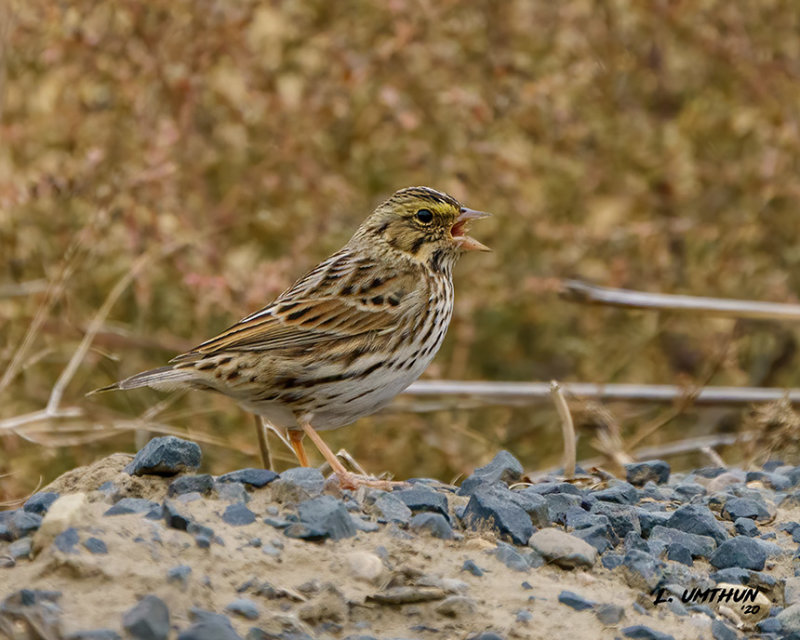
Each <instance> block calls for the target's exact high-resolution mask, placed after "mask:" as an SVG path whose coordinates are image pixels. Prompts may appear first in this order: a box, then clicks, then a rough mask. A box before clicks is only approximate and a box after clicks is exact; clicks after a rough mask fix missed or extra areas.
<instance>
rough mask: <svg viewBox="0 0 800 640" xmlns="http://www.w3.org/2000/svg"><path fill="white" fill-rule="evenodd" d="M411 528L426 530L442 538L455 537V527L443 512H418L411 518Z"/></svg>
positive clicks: (449, 538)
mask: <svg viewBox="0 0 800 640" xmlns="http://www.w3.org/2000/svg"><path fill="white" fill-rule="evenodd" d="M409 528H410V529H411V530H412V531H416V532H417V533H419V532H421V531H424V532H426V533H429V534H431V535H432V536H433V537H434V538H441V539H442V540H452V539H453V538H454V537H455V535H454V534H453V527H451V526H450V523H449V522H448V521H447V520H446V519H445V517H444V516H443V515H442V514H441V513H418V514H417V515H415V516H414V517H413V518H411V522H410V523H409Z"/></svg>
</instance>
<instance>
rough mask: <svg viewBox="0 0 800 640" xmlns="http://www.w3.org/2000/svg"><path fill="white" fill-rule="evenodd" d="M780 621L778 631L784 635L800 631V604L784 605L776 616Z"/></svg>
mask: <svg viewBox="0 0 800 640" xmlns="http://www.w3.org/2000/svg"><path fill="white" fill-rule="evenodd" d="M776 618H777V620H778V622H779V623H780V625H781V626H780V631H781V632H782V633H784V634H786V635H789V634H791V633H800V604H793V605H791V606H789V607H786V608H785V609H784V610H783V611H781V612H780V613H779V614H778V615H777V616H776Z"/></svg>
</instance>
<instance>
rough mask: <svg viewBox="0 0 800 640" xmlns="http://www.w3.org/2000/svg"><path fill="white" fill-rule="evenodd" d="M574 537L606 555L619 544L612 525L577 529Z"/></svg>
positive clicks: (573, 532) (573, 533)
mask: <svg viewBox="0 0 800 640" xmlns="http://www.w3.org/2000/svg"><path fill="white" fill-rule="evenodd" d="M631 533H634V532H631ZM572 535H573V536H575V537H576V538H580V539H581V540H583V541H584V542H588V543H589V544H590V545H592V546H593V547H594V548H595V549H597V552H598V553H605V552H606V551H608V550H609V549H613V548H614V547H615V546H617V544H619V538H617V534H615V533H614V530H613V529H612V528H611V525H610V524H597V525H594V526H592V527H586V528H584V529H575V530H574V531H572Z"/></svg>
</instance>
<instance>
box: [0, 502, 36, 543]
mask: <svg viewBox="0 0 800 640" xmlns="http://www.w3.org/2000/svg"><path fill="white" fill-rule="evenodd" d="M0 514H2V518H0V540H8V541H13V540H16V539H18V538H23V537H25V536H27V535H29V534H31V533H33V532H34V531H36V530H37V529H38V528H39V527H40V526H41V524H42V516H40V515H39V514H37V513H29V512H27V511H24V510H22V509H14V510H12V511H3V512H0Z"/></svg>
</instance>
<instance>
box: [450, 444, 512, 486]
mask: <svg viewBox="0 0 800 640" xmlns="http://www.w3.org/2000/svg"><path fill="white" fill-rule="evenodd" d="M522 472H523V469H522V464H520V462H519V460H517V459H516V458H515V457H514V456H513V455H511V454H510V453H509V452H508V451H500V452H498V453H497V455H495V457H494V458H492V460H491V462H489V464H487V465H485V466H483V467H479V468H477V469H475V471H473V472H472V475H471V476H469V477H468V478H467V479H466V480H464V482H462V483H461V487H459V489H458V494H459V495H462V496H470V495H472V494H473V493H474V492H475V490H476V489H478V487H480V486H481V485H484V484H496V483H503V484H506V485H509V484H513V483H514V482H517V481H518V480H519V479H520V478H521V477H522Z"/></svg>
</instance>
